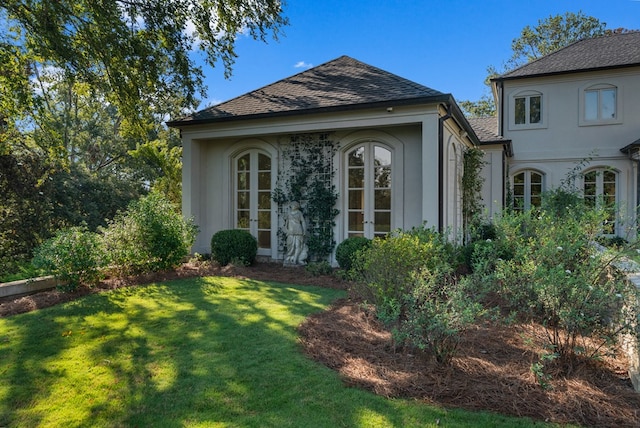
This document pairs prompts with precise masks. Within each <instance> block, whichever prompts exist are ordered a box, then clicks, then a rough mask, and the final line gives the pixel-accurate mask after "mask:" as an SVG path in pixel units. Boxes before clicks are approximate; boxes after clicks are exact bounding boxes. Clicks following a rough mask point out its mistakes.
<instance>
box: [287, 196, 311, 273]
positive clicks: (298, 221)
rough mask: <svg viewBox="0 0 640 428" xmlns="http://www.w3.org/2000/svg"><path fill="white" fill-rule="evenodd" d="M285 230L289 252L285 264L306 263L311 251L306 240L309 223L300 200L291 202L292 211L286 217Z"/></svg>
mask: <svg viewBox="0 0 640 428" xmlns="http://www.w3.org/2000/svg"><path fill="white" fill-rule="evenodd" d="M284 231H285V233H286V235H287V253H286V254H285V258H284V264H285V265H304V264H305V260H306V259H307V255H308V253H309V249H308V247H307V244H306V242H305V235H306V232H307V223H306V221H305V219H304V215H303V214H302V211H300V204H299V203H298V202H291V211H290V212H289V214H288V215H287V218H286V219H285V222H284Z"/></svg>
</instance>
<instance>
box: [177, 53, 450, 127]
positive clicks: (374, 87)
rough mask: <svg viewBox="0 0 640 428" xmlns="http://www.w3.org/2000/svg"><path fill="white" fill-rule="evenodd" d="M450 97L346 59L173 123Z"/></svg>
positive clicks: (326, 64) (191, 122) (305, 72)
mask: <svg viewBox="0 0 640 428" xmlns="http://www.w3.org/2000/svg"><path fill="white" fill-rule="evenodd" d="M449 97H450V95H449V94H444V93H442V92H440V91H436V90H434V89H431V88H428V87H426V86H423V85H420V84H418V83H415V82H412V81H410V80H407V79H404V78H402V77H399V76H396V75H395V74H391V73H389V72H386V71H384V70H381V69H379V68H376V67H373V66H370V65H368V64H365V63H362V62H360V61H357V60H355V59H353V58H350V57H348V56H341V57H340V58H337V59H335V60H333V61H330V62H327V63H325V64H322V65H319V66H317V67H314V68H311V69H309V70H306V71H304V72H302V73H299V74H296V75H294V76H291V77H288V78H286V79H283V80H280V81H278V82H275V83H272V84H271V85H268V86H265V87H263V88H260V89H257V90H255V91H253V92H249V93H248V94H245V95H241V96H239V97H237V98H234V99H232V100H229V101H226V102H223V103H221V104H218V105H215V106H212V107H208V108H206V109H204V110H201V111H199V112H197V113H194V114H192V115H190V116H187V117H185V118H182V119H180V120H177V121H173V122H169V123H168V125H169V126H181V125H189V124H196V123H207V122H217V121H224V120H235V119H242V118H251V117H256V116H258V117H259V116H262V115H284V114H300V113H310V112H314V111H322V110H327V109H334V110H335V109H338V110H340V109H352V108H358V107H367V106H371V105H375V104H377V103H385V102H394V103H396V104H402V103H403V104H413V103H419V102H426V101H429V99H431V98H433V101H434V102H435V101H440V100H444V99H448V98H449Z"/></svg>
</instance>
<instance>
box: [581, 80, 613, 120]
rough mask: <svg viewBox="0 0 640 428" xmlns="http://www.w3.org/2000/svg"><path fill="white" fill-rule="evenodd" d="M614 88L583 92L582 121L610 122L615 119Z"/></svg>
mask: <svg viewBox="0 0 640 428" xmlns="http://www.w3.org/2000/svg"><path fill="white" fill-rule="evenodd" d="M616 98H617V91H616V88H615V87H609V86H607V87H600V88H598V87H596V88H590V89H588V90H586V91H585V92H584V120H587V121H595V120H602V121H604V120H611V119H615V118H616Z"/></svg>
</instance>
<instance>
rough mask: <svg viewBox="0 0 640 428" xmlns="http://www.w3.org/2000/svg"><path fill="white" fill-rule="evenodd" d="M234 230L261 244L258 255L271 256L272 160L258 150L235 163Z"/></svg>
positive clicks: (246, 154) (242, 156)
mask: <svg viewBox="0 0 640 428" xmlns="http://www.w3.org/2000/svg"><path fill="white" fill-rule="evenodd" d="M234 163H235V165H234V168H235V182H234V188H235V192H234V193H235V209H234V223H235V224H234V227H235V228H236V229H243V230H247V231H249V232H250V233H251V234H252V235H253V236H255V237H256V238H257V240H258V254H264V255H270V254H271V184H272V183H271V179H272V174H271V157H269V156H268V155H266V154H264V153H262V152H259V151H257V150H254V151H250V152H246V153H244V154H242V155H241V156H239V157H238V158H236V160H235V162H234Z"/></svg>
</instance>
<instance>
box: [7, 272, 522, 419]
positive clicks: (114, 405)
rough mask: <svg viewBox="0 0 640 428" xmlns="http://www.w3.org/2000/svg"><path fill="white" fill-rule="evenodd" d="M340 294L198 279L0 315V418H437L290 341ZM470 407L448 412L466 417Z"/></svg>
mask: <svg viewBox="0 0 640 428" xmlns="http://www.w3.org/2000/svg"><path fill="white" fill-rule="evenodd" d="M342 295H343V293H342V292H340V291H337V290H329V289H321V288H315V287H305V286H293V285H285V284H275V283H264V282H260V281H252V280H237V279H229V278H218V277H215V278H199V279H188V280H178V281H173V282H168V283H163V284H153V285H149V286H145V287H139V288H130V289H121V290H118V291H114V292H110V293H102V294H99V295H93V296H90V297H87V298H84V299H80V300H78V301H75V302H72V303H69V304H66V305H63V306H59V307H55V308H50V309H47V310H42V311H36V312H32V313H29V314H24V315H20V316H16V317H11V318H7V319H4V320H0V361H2V367H1V368H0V381H1V384H3V385H4V386H1V387H0V426H13V425H19V426H27V425H28V426H37V425H52V426H56V425H67V426H88V425H94V426H96V425H100V426H121V425H124V426H166V427H174V426H175V427H178V426H180V427H182V426H191V425H193V426H198V425H205V426H207V425H212V424H223V425H227V424H229V425H234V426H247V427H253V426H255V427H271V426H273V427H276V426H277V427H285V426H292V427H301V426H313V427H322V426H327V427H334V426H397V427H400V426H411V425H414V426H425V425H428V424H430V423H435V422H436V419H446V418H447V414H448V412H447V411H446V410H439V409H434V408H431V407H427V406H412V405H410V404H408V403H407V402H405V401H402V400H387V399H384V398H382V397H378V396H375V395H372V394H369V393H367V392H364V391H360V390H357V389H353V388H348V387H345V386H344V385H343V384H342V382H341V381H340V379H339V378H338V375H337V374H336V373H335V372H333V371H331V370H329V369H328V368H325V367H323V366H320V365H318V364H316V363H314V362H312V361H311V360H309V359H307V358H306V357H305V356H304V355H302V354H301V353H300V352H299V351H300V350H299V345H298V343H297V335H296V326H297V325H298V324H299V323H301V322H302V321H303V319H304V318H305V317H306V316H307V315H309V314H310V313H312V312H317V311H319V310H321V309H322V308H323V307H325V306H326V305H328V304H329V303H330V302H331V301H333V300H334V299H336V298H337V297H340V296H342ZM477 417H478V415H475V414H467V416H462V417H461V419H457V421H458V422H459V423H460V424H462V425H465V424H468V426H475V425H476V423H477V422H478V420H477ZM465 418H466V419H467V421H466V422H465ZM493 422H498V421H497V420H496V419H494V420H493ZM511 422H513V421H511Z"/></svg>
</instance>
